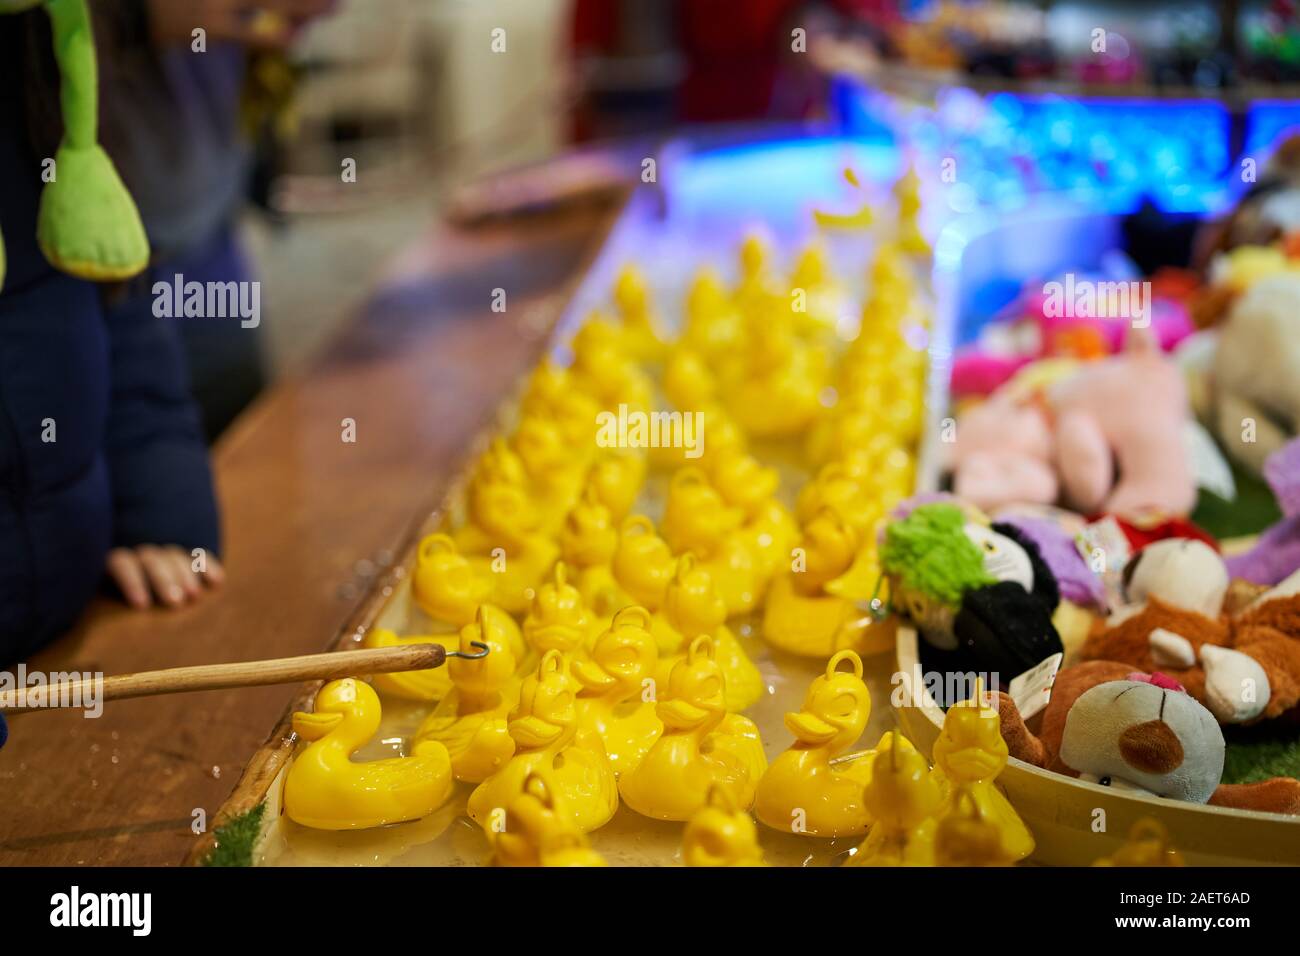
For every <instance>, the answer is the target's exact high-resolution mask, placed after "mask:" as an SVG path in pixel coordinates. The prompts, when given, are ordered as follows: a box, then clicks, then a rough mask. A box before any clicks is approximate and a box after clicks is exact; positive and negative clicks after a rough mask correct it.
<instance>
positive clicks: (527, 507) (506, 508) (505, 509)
mask: <svg viewBox="0 0 1300 956" xmlns="http://www.w3.org/2000/svg"><path fill="white" fill-rule="evenodd" d="M467 510H468V514H469V523H468V524H466V525H465V526H463V527H461V528H458V529H457V530H456V532H455V535H454V537H455V540H456V543H457V545H458V546H459V547H460V548H461V550H462V551H463V552H465V553H467V554H470V555H473V558H472V560H471V563H472V564H473V566H474V568H475V571H476V572H477V573H478V574H480V575H482V576H484V577H485V578H486V579H487V580H489V581H491V583H492V592H491V603H493V604H495V605H497V606H498V607H501V608H503V609H505V610H506V611H509V612H510V613H511V614H523V613H524V612H525V611H526V610H527V609H528V604H529V601H530V600H531V596H532V591H533V590H534V589H535V588H536V587H537V585H538V584H539V583H540V581H541V578H542V576H543V575H544V574H545V573H546V572H547V571H548V570H550V568H551V566H552V565H553V564H554V563H555V558H556V556H557V554H558V551H559V549H558V547H557V546H556V545H555V543H554V542H553V541H552V540H551V538H550V537H549V535H548V534H546V533H545V532H544V531H543V529H542V517H541V516H540V514H539V512H538V510H537V508H536V506H535V504H534V502H533V499H532V492H531V489H530V487H529V483H528V478H527V474H526V473H525V471H524V467H523V464H522V462H521V461H520V460H519V457H518V456H517V455H515V453H514V452H513V451H511V450H510V448H509V447H508V446H507V445H506V443H505V441H504V440H502V439H500V438H498V439H496V440H495V441H493V443H492V446H491V448H490V449H489V450H488V452H487V453H485V455H484V457H483V458H482V459H480V463H479V469H478V470H477V472H476V473H475V476H474V478H473V479H472V480H471V482H470V487H469V493H468V509H467Z"/></svg>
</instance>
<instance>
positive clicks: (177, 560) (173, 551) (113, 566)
mask: <svg viewBox="0 0 1300 956" xmlns="http://www.w3.org/2000/svg"><path fill="white" fill-rule="evenodd" d="M205 560H206V564H207V570H205V571H201V572H200V571H195V570H194V566H193V564H192V561H191V558H190V554H189V552H188V551H185V550H182V549H181V548H178V547H176V546H175V545H165V546H163V545H154V544H142V545H139V546H138V547H134V548H114V549H113V550H112V551H110V552H108V560H107V561H106V562H105V564H106V567H107V570H108V575H109V577H111V578H112V579H113V581H114V582H115V583H116V584H117V586H118V587H119V588H120V589H121V591H122V596H123V597H125V598H126V603H127V604H129V605H131V606H132V607H134V608H146V607H149V606H150V605H151V604H152V603H153V601H154V599H155V598H156V599H157V600H158V602H159V603H160V604H163V605H166V606H167V607H180V606H181V605H183V604H187V603H189V602H190V601H193V600H194V599H195V598H197V597H198V596H199V595H200V594H202V593H203V587H204V585H207V586H208V587H213V588H214V587H217V586H219V585H220V584H221V582H222V581H224V580H225V579H226V572H225V570H224V569H223V568H222V567H221V562H220V561H218V560H217V559H216V557H215V556H214V555H211V554H209V555H207V557H206V559H205Z"/></svg>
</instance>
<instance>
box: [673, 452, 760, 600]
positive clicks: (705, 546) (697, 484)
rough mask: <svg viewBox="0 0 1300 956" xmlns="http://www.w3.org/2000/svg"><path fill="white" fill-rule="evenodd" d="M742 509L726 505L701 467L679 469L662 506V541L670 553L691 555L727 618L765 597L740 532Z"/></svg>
mask: <svg viewBox="0 0 1300 956" xmlns="http://www.w3.org/2000/svg"><path fill="white" fill-rule="evenodd" d="M744 520H745V513H744V512H743V511H742V510H741V509H740V508H733V507H730V506H728V505H727V503H726V502H725V501H724V500H723V498H722V495H721V494H720V493H719V492H718V490H717V489H716V488H714V487H713V485H712V484H711V483H710V482H709V479H708V476H707V475H706V474H705V473H704V471H703V470H702V469H700V468H696V467H686V468H679V469H678V470H677V472H676V473H675V474H674V475H673V477H672V480H671V481H670V482H669V485H668V499H667V501H666V502H665V504H664V518H663V532H664V540H665V541H667V542H668V545H669V547H670V548H672V550H673V551H674V552H675V553H677V554H681V553H683V552H686V551H690V552H691V553H693V554H694V555H695V556H696V558H697V559H698V561H699V564H700V566H701V567H703V568H705V569H706V570H707V571H708V572H709V574H710V576H711V577H712V578H713V586H714V587H715V588H717V591H718V594H719V596H720V597H721V598H722V600H723V601H724V602H725V604H726V607H727V615H728V616H729V617H730V616H734V615H737V614H745V613H748V612H749V611H752V610H753V609H754V608H755V607H756V606H757V605H758V602H759V601H760V600H761V599H762V597H763V590H762V585H763V581H762V578H761V575H760V573H759V569H758V567H757V558H756V557H755V555H754V554H753V553H752V552H751V551H750V548H749V547H748V546H747V542H746V540H745V538H744V537H743V536H742V535H741V534H740V533H739V532H740V529H741V526H742V524H743V523H744Z"/></svg>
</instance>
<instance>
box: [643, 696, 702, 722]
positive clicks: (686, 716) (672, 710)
mask: <svg viewBox="0 0 1300 956" xmlns="http://www.w3.org/2000/svg"><path fill="white" fill-rule="evenodd" d="M655 711H656V713H657V714H658V715H659V719H660V720H662V721H663V722H664V723H666V724H671V725H673V726H674V727H684V728H690V727H694V726H696V725H697V724H702V723H704V721H705V720H707V719H708V717H709V712H708V711H707V710H705V709H704V708H703V707H696V706H695V705H694V704H692V703H691V702H690V701H688V700H682V699H681V698H673V699H672V700H661V701H660V702H659V704H658V705H657V706H656V708H655Z"/></svg>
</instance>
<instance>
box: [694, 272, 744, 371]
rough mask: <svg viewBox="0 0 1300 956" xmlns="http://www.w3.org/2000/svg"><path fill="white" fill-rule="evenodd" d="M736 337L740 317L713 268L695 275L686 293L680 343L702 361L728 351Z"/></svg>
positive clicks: (738, 330)
mask: <svg viewBox="0 0 1300 956" xmlns="http://www.w3.org/2000/svg"><path fill="white" fill-rule="evenodd" d="M739 338H740V315H739V313H737V311H736V308H735V306H734V305H733V304H732V302H731V297H730V295H729V294H728V292H727V287H726V285H725V284H724V283H723V281H722V277H721V276H720V275H718V272H717V270H716V269H712V268H710V267H708V266H705V267H703V268H701V269H699V270H698V271H697V272H696V273H695V277H694V278H693V279H692V280H691V286H690V289H689V291H688V292H687V294H686V322H685V325H684V327H683V329H682V335H681V343H682V344H683V345H684V346H686V347H687V348H689V349H691V350H692V351H695V352H698V353H699V354H700V355H702V356H704V357H705V358H706V359H712V358H714V357H716V356H718V355H720V354H721V353H723V352H725V351H726V350H727V349H729V348H731V347H732V346H733V345H734V344H735V343H736V341H737V339H739Z"/></svg>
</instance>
